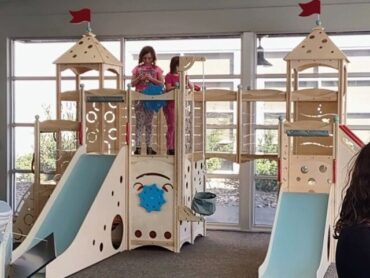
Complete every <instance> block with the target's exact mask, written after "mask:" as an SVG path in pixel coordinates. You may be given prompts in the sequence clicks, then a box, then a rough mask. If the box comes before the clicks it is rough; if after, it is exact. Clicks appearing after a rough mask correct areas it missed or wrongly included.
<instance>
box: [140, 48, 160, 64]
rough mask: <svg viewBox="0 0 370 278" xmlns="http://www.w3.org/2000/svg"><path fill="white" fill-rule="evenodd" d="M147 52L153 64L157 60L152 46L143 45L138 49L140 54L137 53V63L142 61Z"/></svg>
mask: <svg viewBox="0 0 370 278" xmlns="http://www.w3.org/2000/svg"><path fill="white" fill-rule="evenodd" d="M148 53H150V54H152V57H153V64H154V65H155V61H157V55H156V54H155V51H154V48H153V47H151V46H144V47H143V48H142V49H141V50H140V54H139V65H140V64H141V63H142V62H143V57H144V55H146V54H148Z"/></svg>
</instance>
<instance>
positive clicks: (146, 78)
mask: <svg viewBox="0 0 370 278" xmlns="http://www.w3.org/2000/svg"><path fill="white" fill-rule="evenodd" d="M144 78H145V80H148V81H150V80H151V78H152V76H151V75H150V74H149V73H147V74H145V76H144Z"/></svg>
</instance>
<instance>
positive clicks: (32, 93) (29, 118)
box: [14, 80, 56, 123]
mask: <svg viewBox="0 0 370 278" xmlns="http://www.w3.org/2000/svg"><path fill="white" fill-rule="evenodd" d="M14 85H15V93H14V97H15V99H14V103H15V122H18V123H20V122H21V123H33V122H35V116H36V115H39V116H40V121H43V120H46V119H55V103H56V89H55V86H56V84H55V81H40V80H37V81H15V84H14Z"/></svg>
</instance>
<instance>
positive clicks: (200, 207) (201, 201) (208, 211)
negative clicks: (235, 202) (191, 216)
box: [191, 192, 216, 215]
mask: <svg viewBox="0 0 370 278" xmlns="http://www.w3.org/2000/svg"><path fill="white" fill-rule="evenodd" d="M191 209H192V210H193V211H195V212H196V213H199V214H200V215H212V214H214V213H215V211H216V194H214V193H211V192H197V193H195V195H194V198H193V200H192V202H191Z"/></svg>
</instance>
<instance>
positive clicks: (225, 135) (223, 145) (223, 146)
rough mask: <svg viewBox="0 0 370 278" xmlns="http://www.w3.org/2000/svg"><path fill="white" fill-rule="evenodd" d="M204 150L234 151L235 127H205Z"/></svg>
mask: <svg viewBox="0 0 370 278" xmlns="http://www.w3.org/2000/svg"><path fill="white" fill-rule="evenodd" d="M206 136H207V141H206V144H207V146H206V151H207V152H224V153H235V150H236V143H235V138H236V130H235V129H207V130H206Z"/></svg>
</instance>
